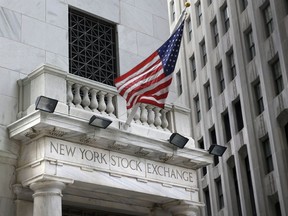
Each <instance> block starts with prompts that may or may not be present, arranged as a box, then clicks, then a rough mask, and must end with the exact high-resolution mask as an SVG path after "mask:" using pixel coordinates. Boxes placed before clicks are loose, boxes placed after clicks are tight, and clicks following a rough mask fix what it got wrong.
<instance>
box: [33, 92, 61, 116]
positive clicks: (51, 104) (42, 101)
mask: <svg viewBox="0 0 288 216" xmlns="http://www.w3.org/2000/svg"><path fill="white" fill-rule="evenodd" d="M57 103H58V100H55V99H52V98H48V97H45V96H39V97H37V99H36V102H35V110H42V111H44V112H48V113H53V112H54V110H55V108H56V106H57Z"/></svg>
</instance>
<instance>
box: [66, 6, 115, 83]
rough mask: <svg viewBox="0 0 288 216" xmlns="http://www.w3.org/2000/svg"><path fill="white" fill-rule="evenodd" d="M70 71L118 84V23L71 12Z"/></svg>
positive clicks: (99, 80)
mask: <svg viewBox="0 0 288 216" xmlns="http://www.w3.org/2000/svg"><path fill="white" fill-rule="evenodd" d="M69 72H70V73H71V74H75V75H78V76H81V77H84V78H87V79H91V80H94V81H98V82H101V83H104V84H107V85H111V86H113V85H114V79H115V78H116V77H117V55H116V26H115V25H114V24H111V23H108V22H105V21H103V20H100V19H97V18H95V17H93V16H89V15H87V14H85V13H82V12H79V11H76V10H74V9H71V8H70V9H69Z"/></svg>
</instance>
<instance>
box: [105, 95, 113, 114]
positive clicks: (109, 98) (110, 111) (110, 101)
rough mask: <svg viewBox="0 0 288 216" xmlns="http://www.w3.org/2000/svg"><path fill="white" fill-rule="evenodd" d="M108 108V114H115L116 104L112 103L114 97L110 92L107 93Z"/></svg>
mask: <svg viewBox="0 0 288 216" xmlns="http://www.w3.org/2000/svg"><path fill="white" fill-rule="evenodd" d="M106 96H107V109H106V112H107V113H108V115H109V116H110V115H114V114H113V112H114V110H115V108H114V105H113V103H112V98H113V95H112V94H110V93H108V94H107V95H106Z"/></svg>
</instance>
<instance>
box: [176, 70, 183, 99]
mask: <svg viewBox="0 0 288 216" xmlns="http://www.w3.org/2000/svg"><path fill="white" fill-rule="evenodd" d="M176 79H177V91H178V96H180V95H181V94H182V92H183V88H182V77H181V71H178V72H177V73H176Z"/></svg>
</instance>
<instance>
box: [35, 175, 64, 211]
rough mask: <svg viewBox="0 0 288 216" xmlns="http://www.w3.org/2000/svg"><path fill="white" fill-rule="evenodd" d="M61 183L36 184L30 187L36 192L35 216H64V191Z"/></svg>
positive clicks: (46, 182)
mask: <svg viewBox="0 0 288 216" xmlns="http://www.w3.org/2000/svg"><path fill="white" fill-rule="evenodd" d="M64 187H65V184H64V183H63V182H60V181H43V182H35V183H32V184H31V185H30V188H31V189H32V190H33V191H34V194H33V198H34V205H33V216H62V190H63V189H64Z"/></svg>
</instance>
